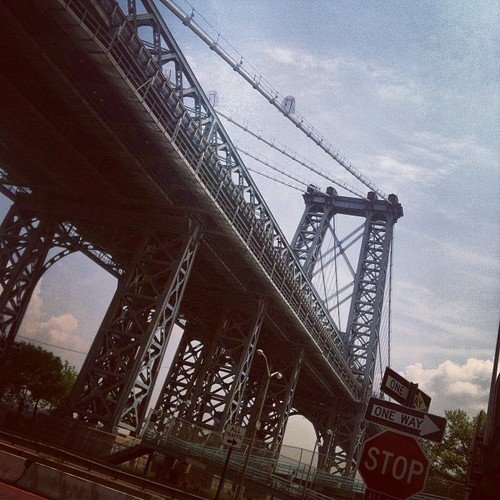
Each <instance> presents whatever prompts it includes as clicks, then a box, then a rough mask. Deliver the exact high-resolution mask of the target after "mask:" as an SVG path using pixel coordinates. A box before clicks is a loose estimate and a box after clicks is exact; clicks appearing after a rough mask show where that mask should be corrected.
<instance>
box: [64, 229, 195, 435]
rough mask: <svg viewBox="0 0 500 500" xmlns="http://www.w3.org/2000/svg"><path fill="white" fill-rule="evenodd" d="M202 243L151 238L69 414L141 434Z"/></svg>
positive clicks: (121, 287) (122, 285)
mask: <svg viewBox="0 0 500 500" xmlns="http://www.w3.org/2000/svg"><path fill="white" fill-rule="evenodd" d="M198 242H199V229H198V227H197V226H193V227H191V229H190V231H189V232H188V233H187V234H186V235H185V236H171V237H170V238H167V237H165V235H158V234H147V235H146V236H144V237H143V238H142V241H141V242H140V245H139V247H138V249H137V252H136V255H135V258H134V259H133V261H132V263H131V265H130V268H129V269H127V270H126V272H125V274H124V276H123V277H122V278H121V279H120V281H119V284H118V290H117V292H116V294H115V297H114V298H113V301H112V303H111V305H110V307H109V309H108V312H107V313H106V316H105V318H104V320H103V323H102V325H101V328H100V329H99V332H98V334H97V336H96V338H95V340H94V343H93V345H92V347H91V349H90V352H89V354H88V356H87V358H86V360H85V363H84V365H83V367H82V370H81V372H80V374H79V376H78V379H77V382H76V384H75V387H74V389H73V392H72V395H71V398H70V401H69V404H68V410H67V411H68V412H69V413H71V414H73V415H74V416H76V417H78V418H79V419H81V420H84V421H87V422H90V423H93V424H96V425H99V426H101V427H103V428H105V429H107V430H109V431H111V430H113V429H114V428H115V427H116V426H117V425H120V426H122V427H125V428H127V429H130V430H132V431H134V432H136V431H139V430H140V427H141V425H142V422H143V420H144V419H145V416H146V409H147V403H148V401H149V399H150V397H151V391H152V387H153V385H154V382H155V380H156V377H157V375H158V371H159V368H160V364H161V360H162V358H163V355H164V352H165V349H166V345H167V342H168V339H169V336H170V332H171V329H172V328H173V326H174V321H175V320H176V315H177V311H178V308H179V305H180V301H181V298H182V294H183V291H184V287H185V285H186V283H187V278H188V276H189V272H190V269H191V266H192V263H193V260H194V256H195V253H196V249H197V247H198Z"/></svg>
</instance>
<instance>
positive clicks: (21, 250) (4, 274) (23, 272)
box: [0, 190, 120, 360]
mask: <svg viewBox="0 0 500 500" xmlns="http://www.w3.org/2000/svg"><path fill="white" fill-rule="evenodd" d="M6 194H8V196H9V197H10V198H12V199H14V200H15V202H14V204H13V205H12V206H11V208H10V210H9V212H8V213H7V215H6V216H5V218H4V220H3V222H2V225H1V227H0V287H1V292H0V311H1V315H0V360H1V359H2V358H3V356H4V355H6V354H7V351H8V349H9V348H10V346H11V345H12V343H13V342H14V339H15V337H16V335H17V333H18V330H19V326H20V324H21V321H22V319H23V318H24V314H25V312H26V309H27V307H28V304H29V301H30V299H31V296H32V294H33V291H34V289H35V287H36V285H37V283H38V281H39V280H40V278H41V277H42V275H43V274H44V273H45V272H46V271H47V270H48V269H50V268H51V267H52V266H53V265H54V264H55V263H56V262H58V261H59V260H60V259H62V258H63V257H65V256H66V255H69V254H71V253H74V252H82V253H83V254H84V255H86V256H87V257H89V258H90V259H92V260H93V261H95V262H96V263H98V264H99V265H100V266H101V267H103V268H104V269H106V270H107V271H108V272H110V273H111V274H113V275H114V276H118V275H119V274H120V269H119V266H118V265H117V264H116V262H114V261H113V260H112V259H111V257H110V256H109V254H107V253H106V252H104V251H103V250H102V249H100V248H99V247H98V246H97V245H95V244H93V243H90V242H89V241H87V240H86V239H85V237H84V236H82V234H81V232H80V230H79V229H78V228H77V227H76V226H75V225H74V224H72V223H70V222H61V219H60V218H59V217H58V216H56V215H50V214H48V213H46V212H45V213H44V211H43V210H40V209H39V207H33V206H31V205H32V203H30V200H29V199H27V197H29V195H27V194H24V195H16V193H15V190H13V191H12V192H11V191H9V192H7V193H6Z"/></svg>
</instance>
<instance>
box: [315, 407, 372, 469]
mask: <svg viewBox="0 0 500 500" xmlns="http://www.w3.org/2000/svg"><path fill="white" fill-rule="evenodd" d="M364 412H365V406H364V405H363V404H360V405H359V407H358V408H357V409H356V408H353V407H352V406H349V407H343V406H342V405H340V406H339V408H338V409H337V410H336V411H335V413H334V415H333V416H332V417H333V418H332V423H333V426H332V429H331V431H332V434H331V436H330V440H329V441H327V443H328V447H329V450H328V454H327V456H326V457H325V467H324V468H323V470H327V471H331V473H332V474H338V475H342V476H344V477H353V476H354V473H355V472H356V467H357V463H358V460H359V457H360V455H361V449H362V445H363V441H364V435H365V428H366V424H365V422H364V419H363V416H364Z"/></svg>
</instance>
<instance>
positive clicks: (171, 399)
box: [153, 301, 265, 433]
mask: <svg viewBox="0 0 500 500" xmlns="http://www.w3.org/2000/svg"><path fill="white" fill-rule="evenodd" d="M264 311H265V305H264V302H263V301H259V302H258V304H257V305H256V307H254V308H230V309H226V310H224V311H223V312H221V313H220V318H219V321H218V323H217V325H216V327H215V331H213V330H211V329H210V326H208V325H201V324H195V323H191V324H190V323H188V324H187V325H186V328H185V331H184V335H183V339H182V341H181V344H180V345H179V348H178V349H177V353H176V356H175V358H174V361H173V362H172V365H171V368H170V372H169V374H168V376H167V378H166V380H165V384H164V386H163V389H162V391H161V393H160V396H159V398H158V402H157V404H156V407H155V410H154V425H153V428H154V429H155V430H156V431H158V432H160V433H161V432H163V431H164V429H165V427H166V425H167V424H168V422H169V420H170V419H171V417H172V416H174V415H175V416H178V417H180V418H182V419H184V420H187V421H190V422H192V423H194V424H196V425H198V426H201V427H203V428H206V429H210V430H213V431H217V432H222V431H223V430H224V428H225V426H226V425H227V424H228V423H231V422H236V419H237V415H238V414H239V412H240V411H241V404H242V401H243V392H244V390H245V386H246V383H247V380H248V376H249V373H250V365H251V362H252V359H253V355H254V353H255V348H256V344H257V340H258V337H259V333H260V328H261V325H262V320H263V317H264ZM207 330H208V331H207Z"/></svg>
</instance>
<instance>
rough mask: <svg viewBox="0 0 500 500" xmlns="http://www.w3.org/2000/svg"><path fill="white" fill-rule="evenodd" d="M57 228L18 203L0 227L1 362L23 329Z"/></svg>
mask: <svg viewBox="0 0 500 500" xmlns="http://www.w3.org/2000/svg"><path fill="white" fill-rule="evenodd" d="M55 230H56V225H55V224H54V223H52V222H51V221H48V220H41V219H40V218H38V217H36V216H35V215H33V214H32V213H29V212H28V211H25V210H23V209H22V208H21V207H20V206H19V205H18V204H14V205H13V206H12V207H11V209H10V210H9V212H8V214H7V216H6V217H5V219H4V221H3V223H2V225H1V227H0V288H1V293H0V360H1V359H2V358H3V357H4V356H5V354H6V353H7V352H8V350H9V348H10V346H11V345H12V344H13V343H14V339H15V337H16V335H17V332H18V330H19V326H20V324H21V321H22V320H23V318H24V314H25V312H26V309H27V307H28V304H29V301H30V299H31V296H32V294H33V290H34V289H35V286H36V284H37V283H38V280H39V279H40V277H41V276H42V274H43V272H44V270H45V269H44V264H45V259H46V257H47V253H48V252H49V250H50V248H51V246H52V240H53V236H54V233H55Z"/></svg>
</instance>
